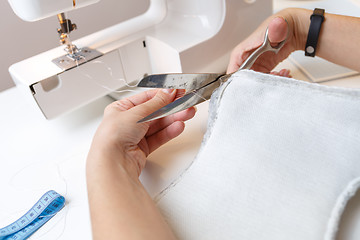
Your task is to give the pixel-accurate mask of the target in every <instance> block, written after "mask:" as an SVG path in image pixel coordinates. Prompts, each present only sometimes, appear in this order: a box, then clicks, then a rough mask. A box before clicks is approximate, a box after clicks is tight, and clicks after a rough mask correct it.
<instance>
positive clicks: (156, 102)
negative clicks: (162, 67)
mask: <svg viewBox="0 0 360 240" xmlns="http://www.w3.org/2000/svg"><path fill="white" fill-rule="evenodd" d="M176 92H177V91H176V90H174V89H161V90H158V91H157V93H156V95H155V96H154V97H153V98H151V99H150V100H148V101H147V102H144V103H142V104H141V105H138V106H135V107H133V108H132V109H131V110H130V111H132V113H133V114H134V115H137V116H138V117H139V120H140V119H141V118H144V117H146V116H148V115H149V114H151V113H153V112H155V111H156V110H158V109H160V108H162V107H164V106H165V105H167V104H169V103H171V102H172V101H173V100H174V98H175V95H176Z"/></svg>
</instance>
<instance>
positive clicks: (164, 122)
mask: <svg viewBox="0 0 360 240" xmlns="http://www.w3.org/2000/svg"><path fill="white" fill-rule="evenodd" d="M195 113H196V108H195V107H191V108H188V109H186V110H184V111H181V112H178V113H175V114H172V115H170V116H167V117H164V118H161V119H157V120H154V121H152V122H151V123H150V128H149V131H148V132H147V134H146V136H151V135H153V134H155V133H156V132H158V131H161V130H162V129H164V128H166V127H168V126H169V125H171V124H172V123H174V122H176V121H182V122H184V121H187V120H189V119H191V118H193V117H194V116H195Z"/></svg>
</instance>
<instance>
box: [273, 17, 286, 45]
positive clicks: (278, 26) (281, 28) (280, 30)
mask: <svg viewBox="0 0 360 240" xmlns="http://www.w3.org/2000/svg"><path fill="white" fill-rule="evenodd" d="M287 33H288V24H287V22H286V20H285V19H284V18H282V17H276V18H274V19H273V20H272V21H271V22H270V24H269V40H270V43H271V45H273V44H274V45H276V44H277V43H280V42H281V41H283V40H285V38H286V36H287Z"/></svg>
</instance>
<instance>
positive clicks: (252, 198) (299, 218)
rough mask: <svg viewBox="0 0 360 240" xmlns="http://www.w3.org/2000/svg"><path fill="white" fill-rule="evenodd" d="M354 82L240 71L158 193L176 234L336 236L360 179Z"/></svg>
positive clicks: (359, 114)
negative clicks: (185, 162)
mask: <svg viewBox="0 0 360 240" xmlns="http://www.w3.org/2000/svg"><path fill="white" fill-rule="evenodd" d="M359 133H360V91H359V90H348V89H340V88H334V87H327V86H321V85H317V84H310V83H306V82H301V81H297V80H293V79H288V78H282V77H276V76H270V75H266V74H261V73H256V72H253V71H241V72H239V73H237V74H235V75H234V76H233V77H232V78H231V79H230V80H229V81H228V82H227V83H225V84H224V85H223V86H221V87H220V88H219V90H218V91H217V92H216V93H214V94H213V97H212V100H211V104H210V120H209V123H208V130H207V133H206V136H205V138H204V142H203V144H202V147H201V150H200V151H199V153H198V156H197V158H196V159H195V160H194V162H193V163H192V165H191V166H190V167H189V168H188V169H187V170H186V171H185V172H184V173H183V174H182V175H181V176H180V177H179V178H178V179H177V180H176V181H175V182H174V183H172V184H171V185H170V186H168V187H167V188H166V189H164V191H163V192H162V193H161V194H160V195H159V196H158V199H157V203H158V207H159V208H160V209H161V211H162V213H163V215H164V216H165V218H166V219H167V221H168V222H169V224H170V226H171V227H172V228H173V230H174V232H175V234H176V235H177V237H179V238H180V239H196V240H197V239H247V240H248V239H256V240H261V239H267V240H269V239H274V240H275V239H276V240H281V239H284V240H285V239H286V240H289V239H292V240H296V239H301V240H304V239H306V240H312V239H313V240H315V239H316V240H319V239H333V238H334V237H335V234H336V230H337V226H338V223H339V219H340V217H341V214H342V211H343V209H344V207H345V205H346V202H347V201H348V200H349V198H350V197H351V196H352V195H353V194H354V193H355V192H356V191H357V189H358V187H359V185H360V178H359V177H360V134H359Z"/></svg>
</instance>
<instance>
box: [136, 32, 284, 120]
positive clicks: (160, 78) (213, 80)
mask: <svg viewBox="0 0 360 240" xmlns="http://www.w3.org/2000/svg"><path fill="white" fill-rule="evenodd" d="M287 38H288V36H286V38H285V39H284V40H283V41H282V42H280V43H279V44H278V45H277V46H275V47H273V46H271V44H270V40H269V37H268V28H267V29H266V32H265V38H264V42H263V44H262V45H261V46H260V47H258V48H257V49H256V50H255V51H254V52H253V53H252V54H251V55H250V56H249V57H248V58H247V59H246V60H245V61H244V63H243V64H242V65H241V66H240V68H239V70H238V71H241V70H243V69H250V68H251V67H252V65H253V64H254V62H255V61H256V59H257V58H258V57H259V56H260V55H261V54H263V53H264V52H268V51H271V52H274V53H278V51H279V50H280V49H281V48H282V47H283V46H284V44H285V42H286V40H287ZM238 71H236V72H238ZM234 73H235V72H233V73H229V74H219V73H198V74H186V73H185V74H184V73H178V74H154V75H149V76H146V77H145V78H143V79H142V80H141V81H140V82H139V83H138V85H137V86H138V87H146V88H168V89H185V90H186V92H187V93H186V94H185V95H184V96H183V97H181V98H179V99H177V100H175V101H174V102H172V103H169V104H168V105H166V106H164V107H162V108H160V109H159V110H157V111H155V112H153V113H151V114H150V115H148V116H147V117H145V118H143V119H141V120H139V121H138V123H141V122H148V121H152V120H155V119H159V118H163V117H166V116H168V115H171V114H174V113H177V112H180V111H182V110H185V109H187V108H190V107H192V106H195V105H197V104H199V103H202V102H204V101H207V100H208V99H210V97H211V94H212V93H213V92H214V90H215V89H216V88H218V87H219V86H220V85H221V83H223V82H225V81H227V80H228V79H229V78H230V77H231V76H232V75H233V74H234Z"/></svg>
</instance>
